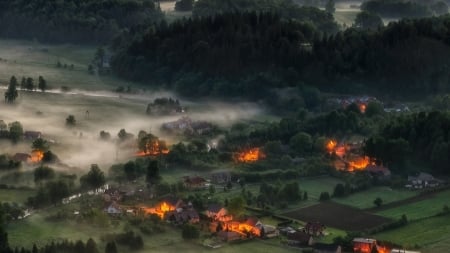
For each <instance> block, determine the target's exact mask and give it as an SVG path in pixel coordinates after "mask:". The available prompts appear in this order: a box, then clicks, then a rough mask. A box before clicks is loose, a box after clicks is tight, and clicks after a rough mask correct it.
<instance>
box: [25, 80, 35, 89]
mask: <svg viewBox="0 0 450 253" xmlns="http://www.w3.org/2000/svg"><path fill="white" fill-rule="evenodd" d="M25 88H26V89H27V90H34V81H33V78H31V77H28V78H27V81H26V85H25Z"/></svg>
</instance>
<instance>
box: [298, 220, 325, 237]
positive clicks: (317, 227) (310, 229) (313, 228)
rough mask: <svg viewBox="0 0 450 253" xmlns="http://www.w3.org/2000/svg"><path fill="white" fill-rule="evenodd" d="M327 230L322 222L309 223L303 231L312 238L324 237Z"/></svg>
mask: <svg viewBox="0 0 450 253" xmlns="http://www.w3.org/2000/svg"><path fill="white" fill-rule="evenodd" d="M324 230H325V225H323V224H322V223H320V222H308V223H306V225H305V227H304V228H303V231H304V232H305V233H307V234H308V235H312V236H322V235H323V231H324Z"/></svg>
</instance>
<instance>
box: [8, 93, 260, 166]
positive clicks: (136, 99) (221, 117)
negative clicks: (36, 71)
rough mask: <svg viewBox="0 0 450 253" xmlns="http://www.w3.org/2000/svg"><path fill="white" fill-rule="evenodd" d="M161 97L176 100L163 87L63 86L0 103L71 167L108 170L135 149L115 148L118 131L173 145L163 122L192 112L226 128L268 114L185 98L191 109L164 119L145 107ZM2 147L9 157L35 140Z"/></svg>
mask: <svg viewBox="0 0 450 253" xmlns="http://www.w3.org/2000/svg"><path fill="white" fill-rule="evenodd" d="M0 91H1V92H2V91H3V89H2V90H0ZM158 97H173V98H176V96H175V95H173V94H171V93H169V92H165V91H161V92H148V91H147V92H144V91H141V92H139V93H137V94H119V93H114V92H109V91H96V92H91V91H83V90H72V91H70V92H68V93H64V92H60V91H59V90H50V91H48V92H45V93H42V92H30V91H19V98H18V99H17V100H16V102H15V104H13V105H8V104H2V105H0V120H3V121H5V122H6V123H11V122H14V121H19V122H21V124H22V126H23V128H24V131H39V132H41V133H42V134H43V138H44V139H46V140H48V141H49V142H50V150H51V151H52V152H53V153H55V154H56V155H57V156H58V157H59V159H60V160H61V162H62V163H64V164H67V165H68V166H70V167H78V168H80V169H88V168H89V167H90V165H91V164H93V163H97V164H99V165H100V167H101V168H103V169H106V168H108V167H109V166H110V165H111V164H114V163H117V162H123V161H126V160H128V159H131V158H132V157H133V154H134V152H136V151H137V150H132V149H129V150H123V149H120V148H117V145H116V139H117V133H118V132H119V131H120V129H125V130H126V132H127V133H131V134H134V135H135V137H136V136H137V134H138V132H139V131H140V130H144V131H147V132H150V133H152V134H154V135H156V136H158V137H159V138H160V139H163V140H166V141H167V143H168V144H169V146H170V145H171V144H174V143H177V142H178V141H180V140H179V139H178V138H177V137H174V136H166V135H164V134H163V133H162V132H161V131H160V128H161V125H162V124H163V123H165V122H170V121H175V120H178V119H179V118H180V117H182V116H188V117H190V118H192V119H193V120H202V121H209V122H212V123H214V124H216V125H219V126H221V127H228V126H231V125H232V124H234V123H236V122H238V121H242V120H253V119H255V118H257V117H258V116H259V115H261V114H263V112H264V110H263V109H261V108H260V107H259V106H258V105H257V104H254V103H233V104H232V103H225V102H217V101H207V102H205V101H202V102H197V101H186V100H181V101H180V103H181V104H182V105H183V106H186V107H187V108H188V109H187V112H186V113H184V114H177V115H172V116H161V117H158V116H149V115H147V114H146V113H145V111H146V107H147V105H148V103H150V102H152V101H153V100H154V99H155V98H158ZM69 115H73V116H74V117H75V119H76V124H75V126H73V127H69V126H67V125H66V118H67V117H68V116H69ZM100 131H106V132H109V133H110V134H111V140H110V141H103V140H100V138H99V133H100ZM0 148H1V152H0V153H9V154H10V155H14V154H15V153H18V152H19V153H30V152H31V141H25V140H23V141H21V142H20V143H19V144H16V145H13V144H11V143H10V142H9V141H1V142H0Z"/></svg>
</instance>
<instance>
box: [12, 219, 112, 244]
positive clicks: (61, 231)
mask: <svg viewBox="0 0 450 253" xmlns="http://www.w3.org/2000/svg"><path fill="white" fill-rule="evenodd" d="M44 212H45V211H40V213H34V214H32V215H31V216H29V217H27V218H26V219H24V220H20V221H17V222H14V223H11V224H9V225H8V227H7V231H8V238H9V243H10V245H11V246H12V247H13V248H14V247H15V246H24V247H28V248H31V247H32V246H33V243H36V244H37V245H45V244H46V243H48V242H51V241H53V240H60V239H69V240H72V241H75V240H84V241H86V240H87V239H89V238H90V237H92V238H93V239H94V240H95V241H96V242H99V241H100V236H101V234H103V233H106V232H111V231H110V229H108V228H100V227H98V228H95V227H92V226H90V225H89V224H77V223H76V222H72V221H66V222H48V221H46V220H45V218H44V215H43V213H44Z"/></svg>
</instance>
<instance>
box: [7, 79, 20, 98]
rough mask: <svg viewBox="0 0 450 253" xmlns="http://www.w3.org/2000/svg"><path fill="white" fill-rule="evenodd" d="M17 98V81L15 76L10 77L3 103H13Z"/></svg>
mask: <svg viewBox="0 0 450 253" xmlns="http://www.w3.org/2000/svg"><path fill="white" fill-rule="evenodd" d="M18 96H19V94H18V92H17V79H16V77H15V76H12V77H11V79H10V80H9V85H8V90H6V92H5V101H6V102H7V103H13V102H14V101H15V100H16V98H17V97H18Z"/></svg>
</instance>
